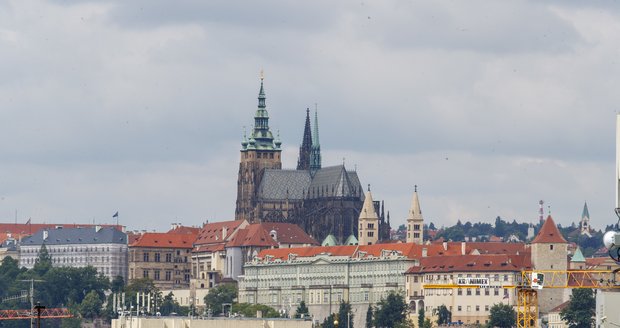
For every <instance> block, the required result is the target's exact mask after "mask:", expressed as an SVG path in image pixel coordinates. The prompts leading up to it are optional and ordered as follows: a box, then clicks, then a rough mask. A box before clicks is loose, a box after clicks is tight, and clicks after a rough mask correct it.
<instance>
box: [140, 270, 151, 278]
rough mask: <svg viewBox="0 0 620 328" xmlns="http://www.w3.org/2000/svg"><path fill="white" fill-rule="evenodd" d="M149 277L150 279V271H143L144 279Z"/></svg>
mask: <svg viewBox="0 0 620 328" xmlns="http://www.w3.org/2000/svg"><path fill="white" fill-rule="evenodd" d="M148 277H149V270H144V271H142V278H148Z"/></svg>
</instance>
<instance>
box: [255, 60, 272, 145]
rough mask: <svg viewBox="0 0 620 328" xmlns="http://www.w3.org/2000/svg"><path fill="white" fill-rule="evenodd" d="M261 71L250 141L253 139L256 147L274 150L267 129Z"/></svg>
mask: <svg viewBox="0 0 620 328" xmlns="http://www.w3.org/2000/svg"><path fill="white" fill-rule="evenodd" d="M263 80H264V77H263V73H262V71H261V76H260V90H259V91H258V109H257V110H256V114H255V115H254V128H253V129H252V131H251V132H250V141H251V140H255V144H256V149H259V150H274V149H276V147H275V146H274V144H273V134H272V133H271V130H269V113H268V112H267V105H266V104H265V99H266V97H265V87H264V86H263Z"/></svg>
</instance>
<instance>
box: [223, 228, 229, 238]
mask: <svg viewBox="0 0 620 328" xmlns="http://www.w3.org/2000/svg"><path fill="white" fill-rule="evenodd" d="M226 235H228V227H223V228H222V240H224V239H226Z"/></svg>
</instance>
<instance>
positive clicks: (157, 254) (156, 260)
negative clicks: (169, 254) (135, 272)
mask: <svg viewBox="0 0 620 328" xmlns="http://www.w3.org/2000/svg"><path fill="white" fill-rule="evenodd" d="M159 260H160V254H159V253H155V262H159Z"/></svg>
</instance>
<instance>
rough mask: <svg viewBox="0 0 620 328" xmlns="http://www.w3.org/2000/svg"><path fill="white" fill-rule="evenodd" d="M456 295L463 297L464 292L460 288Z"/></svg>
mask: <svg viewBox="0 0 620 328" xmlns="http://www.w3.org/2000/svg"><path fill="white" fill-rule="evenodd" d="M456 294H457V295H459V296H461V295H463V290H462V289H460V288H459V289H458V290H457V292H456Z"/></svg>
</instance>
